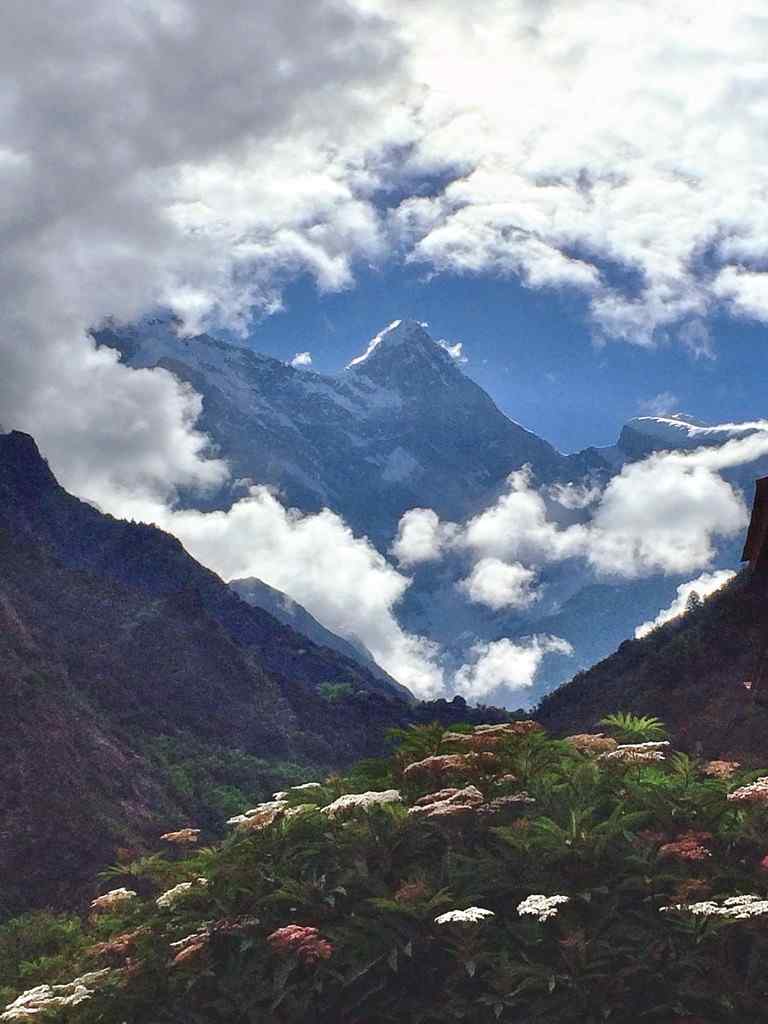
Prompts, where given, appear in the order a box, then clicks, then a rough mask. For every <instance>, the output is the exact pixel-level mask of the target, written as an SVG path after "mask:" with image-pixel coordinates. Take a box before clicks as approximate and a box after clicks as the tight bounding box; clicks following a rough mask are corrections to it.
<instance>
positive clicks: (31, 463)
mask: <svg viewBox="0 0 768 1024" xmlns="http://www.w3.org/2000/svg"><path fill="white" fill-rule="evenodd" d="M327 681H331V682H345V683H348V684H350V686H351V688H352V693H351V695H350V696H349V698H347V699H346V700H345V701H344V702H342V703H339V704H333V703H330V702H329V701H327V700H326V699H324V698H323V697H322V696H321V695H320V694H318V692H317V686H318V685H319V684H321V683H323V682H327ZM409 709H410V704H409V703H408V701H406V700H404V699H403V697H402V689H401V688H399V687H397V686H396V685H395V684H393V683H391V682H389V681H388V680H387V679H386V678H381V677H376V676H374V675H372V674H371V673H369V672H367V671H366V670H365V669H364V668H363V667H361V666H360V664H359V663H358V662H356V661H353V660H351V659H349V658H345V657H343V656H341V655H339V654H338V653H336V652H335V651H332V650H330V649H329V648H327V647H319V646H317V645H316V644H314V643H312V641H310V640H309V639H307V638H306V637H304V636H302V635H300V634H298V633H296V632H295V631H294V630H292V629H290V628H289V627H287V626H284V625H282V624H281V623H279V622H278V621H277V620H276V619H274V618H273V617H272V616H270V615H269V614H267V613H266V612H264V611H262V610H261V609H258V608H251V607H250V606H249V605H248V604H246V603H245V602H243V601H241V600H240V598H238V597H237V596H236V595H235V594H234V593H233V592H232V591H231V590H230V589H229V588H228V587H227V586H226V584H224V583H223V582H222V581H221V580H219V579H218V577H216V576H215V575H214V574H212V573H210V572H208V571H207V570H205V569H203V568H202V566H200V565H198V564H197V563H196V562H195V561H194V560H193V559H192V558H191V557H190V556H189V555H187V553H186V552H185V551H184V549H183V548H182V546H181V545H180V544H179V543H178V541H177V540H175V539H174V538H172V537H170V536H168V535H166V534H164V533H162V532H161V531H160V530H157V529H154V528H150V527H146V526H141V525H138V524H135V523H124V522H120V521H118V520H115V519H112V518H111V517H109V516H104V515H102V514H101V513H99V512H97V511H96V510H95V509H94V508H92V507H91V506H89V505H86V504H84V503H83V502H80V501H78V500H77V499H76V498H73V497H72V496H71V495H69V494H67V493H66V492H65V491H64V490H63V489H62V488H61V487H59V485H58V484H57V483H56V481H55V479H54V477H53V476H52V474H51V472H50V470H49V469H48V467H47V465H46V463H45V462H44V461H43V459H42V458H41V457H40V454H39V452H38V451H37V448H36V446H35V444H34V442H33V440H32V439H31V438H30V437H28V436H26V435H24V434H19V433H11V434H6V435H0V711H1V712H2V713H0V750H1V751H2V752H3V753H4V755H5V756H3V757H2V759H1V760H0V879H3V881H2V882H1V883H0V912H1V911H2V909H3V907H6V908H7V907H15V906H18V905H19V904H23V903H25V902H27V901H35V902H37V903H38V904H39V903H46V902H48V901H51V900H52V901H54V902H60V901H62V900H65V901H66V900H67V899H69V898H70V897H71V896H72V894H73V893H75V892H77V891H78V890H79V887H80V885H81V884H83V883H84V881H85V880H86V879H89V878H90V877H91V876H92V874H93V871H94V870H95V869H97V868H99V867H101V866H103V865H104V864H105V863H106V862H108V861H109V860H110V859H114V856H115V848H116V847H118V846H135V845H137V844H138V845H139V846H141V844H142V837H144V836H146V835H147V834H152V835H156V833H157V828H158V825H159V823H160V822H162V823H163V824H166V823H167V821H168V820H174V821H177V822H178V823H179V824H182V823H183V822H184V821H185V820H186V819H188V818H189V816H190V815H192V814H194V816H195V817H196V818H198V819H201V820H202V821H203V822H205V821H208V822H209V823H215V822H216V821H217V820H218V821H219V822H220V820H221V813H219V814H218V817H217V815H216V813H214V810H213V808H212V807H211V806H209V805H208V804H206V801H205V800H204V799H201V798H200V795H199V794H197V793H195V792H192V791H188V790H187V789H185V787H184V786H181V788H179V786H180V784H179V780H178V772H176V774H174V772H173V771H169V770H168V764H167V763H166V762H167V758H165V760H164V759H163V757H160V756H159V753H158V752H159V751H160V748H161V747H162V745H163V744H165V746H166V747H167V744H168V743H171V747H170V748H169V749H171V750H172V751H173V750H181V751H182V752H183V751H185V750H186V751H187V752H189V754H190V756H191V754H192V752H193V751H194V750H199V751H201V752H202V753H203V754H204V755H205V757H206V758H208V760H209V761H211V762H212V764H213V765H214V767H215V764H216V763H217V762H218V763H220V764H222V765H223V764H225V763H226V759H227V758H228V757H230V756H231V755H233V754H234V752H235V751H238V750H239V751H241V752H242V757H244V758H246V762H244V763H247V764H251V765H253V763H254V762H252V761H251V762H248V761H247V757H248V756H252V755H255V756H257V757H259V758H267V759H270V760H274V759H276V758H281V759H291V760H295V761H300V762H302V763H304V764H312V765H323V766H326V767H331V766H335V765H340V764H345V763H348V762H349V761H350V760H351V759H353V758H355V757H357V756H360V755H361V754H368V753H374V752H377V751H379V750H381V749H382V743H383V733H384V730H385V728H386V727H388V726H392V725H398V724H403V723H405V722H406V721H408V720H409V715H410V710H409ZM158 744H160V746H158ZM163 749H165V747H164V748H163ZM156 754H157V755H158V756H155V755H156ZM268 776H269V772H266V773H264V776H263V777H262V778H261V788H262V791H260V792H253V793H252V796H253V797H256V796H261V797H264V796H266V795H268V794H267V793H265V792H264V791H263V787H264V786H268V785H269V782H268V781H267V782H265V781H264V780H265V778H267V777H268ZM233 781H235V780H234V779H232V778H229V777H226V774H225V777H224V778H222V779H221V782H222V784H223V785H225V786H226V785H230V784H231V783H232V782H233ZM251 784H253V780H251Z"/></svg>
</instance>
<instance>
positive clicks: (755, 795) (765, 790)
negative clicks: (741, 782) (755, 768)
mask: <svg viewBox="0 0 768 1024" xmlns="http://www.w3.org/2000/svg"><path fill="white" fill-rule="evenodd" d="M728 799H729V800H733V801H734V802H735V803H745V804H749V803H764V802H768V775H762V776H761V777H760V778H759V779H755V781H754V782H750V783H749V785H748V786H741V787H740V788H739V789H734V791H733V792H732V793H729V794H728Z"/></svg>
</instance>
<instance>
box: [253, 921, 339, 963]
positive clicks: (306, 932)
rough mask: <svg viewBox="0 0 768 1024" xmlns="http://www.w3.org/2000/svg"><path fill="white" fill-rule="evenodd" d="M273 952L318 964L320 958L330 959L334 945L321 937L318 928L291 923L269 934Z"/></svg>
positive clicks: (268, 938) (268, 939) (268, 937)
mask: <svg viewBox="0 0 768 1024" xmlns="http://www.w3.org/2000/svg"><path fill="white" fill-rule="evenodd" d="M267 942H268V943H269V945H270V946H271V947H272V952H273V953H277V954H278V956H285V955H287V954H291V955H293V956H296V957H298V958H299V960H301V962H302V963H304V964H316V963H317V961H318V960H329V959H330V957H331V954H332V953H333V946H332V945H331V944H330V942H328V941H327V940H326V939H321V938H320V936H319V935H318V931H317V928H307V927H304V926H302V925H299V924H289V925H286V926H285V927H284V928H278V929H277V931H274V932H272V934H271V935H268V936H267Z"/></svg>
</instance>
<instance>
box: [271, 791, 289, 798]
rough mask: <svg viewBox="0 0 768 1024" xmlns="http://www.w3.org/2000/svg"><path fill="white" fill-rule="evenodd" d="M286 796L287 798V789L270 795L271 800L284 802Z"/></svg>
mask: <svg viewBox="0 0 768 1024" xmlns="http://www.w3.org/2000/svg"><path fill="white" fill-rule="evenodd" d="M287 796H288V790H287V789H281V790H279V791H278V792H277V793H273V794H272V799H273V800H285V798H286V797H287Z"/></svg>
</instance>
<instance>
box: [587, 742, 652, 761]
mask: <svg viewBox="0 0 768 1024" xmlns="http://www.w3.org/2000/svg"><path fill="white" fill-rule="evenodd" d="M668 746H669V741H668V740H659V741H657V742H649V743H622V744H621V745H620V746H618V747H616V749H615V750H607V751H606V752H605V753H604V754H601V755H600V757H599V758H598V760H599V761H618V762H619V763H621V764H652V763H653V762H654V761H663V760H665V758H664V754H663V751H664V750H666V748H667V747H668Z"/></svg>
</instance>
